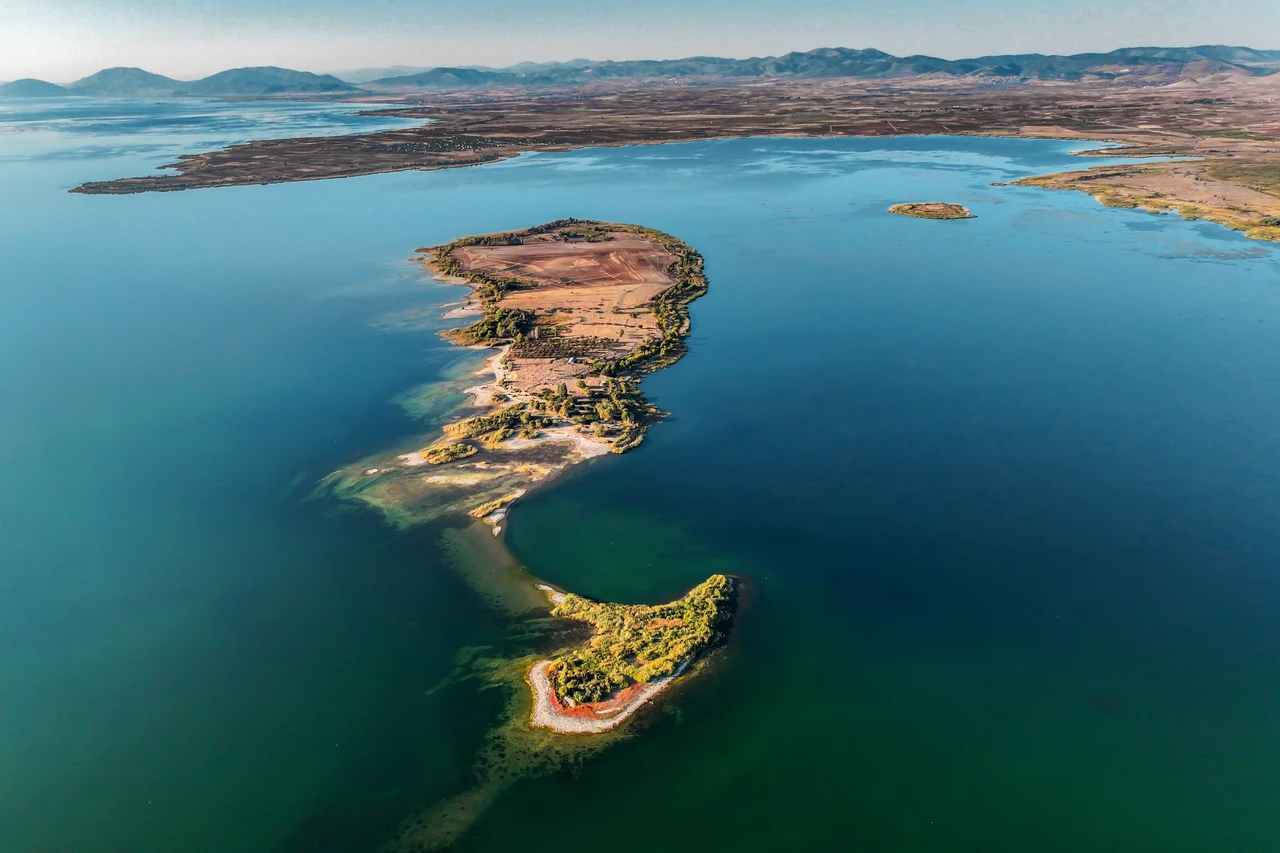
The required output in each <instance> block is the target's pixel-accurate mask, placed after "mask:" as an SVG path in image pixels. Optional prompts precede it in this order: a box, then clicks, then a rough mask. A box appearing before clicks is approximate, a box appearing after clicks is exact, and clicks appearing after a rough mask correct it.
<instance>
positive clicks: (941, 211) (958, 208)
mask: <svg viewBox="0 0 1280 853" xmlns="http://www.w3.org/2000/svg"><path fill="white" fill-rule="evenodd" d="M889 212H890V213H896V214H898V215H899V216H914V217H915V218H916V219H977V218H978V217H976V216H974V214H973V212H972V211H971V210H969V208H967V207H965V206H964V205H962V204H952V203H950V202H945V201H923V202H913V203H910V204H895V205H894V206H893V207H891V208H889Z"/></svg>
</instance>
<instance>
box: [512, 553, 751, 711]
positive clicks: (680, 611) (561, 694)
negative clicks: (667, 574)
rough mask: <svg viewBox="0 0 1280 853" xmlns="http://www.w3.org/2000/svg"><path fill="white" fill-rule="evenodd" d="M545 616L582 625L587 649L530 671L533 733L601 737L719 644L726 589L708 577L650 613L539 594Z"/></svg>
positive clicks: (728, 583) (728, 585)
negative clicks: (546, 601) (588, 633)
mask: <svg viewBox="0 0 1280 853" xmlns="http://www.w3.org/2000/svg"><path fill="white" fill-rule="evenodd" d="M540 588H541V589H542V590H543V591H544V592H546V593H547V595H548V598H550V600H551V602H552V603H553V604H554V605H555V607H554V608H553V609H552V611H551V614H552V615H553V616H558V617H561V618H565V619H575V620H578V621H581V622H585V623H588V624H589V625H591V626H592V627H593V628H594V629H595V630H594V633H593V635H592V637H591V639H590V640H589V641H588V642H587V643H586V645H584V646H581V647H574V648H570V649H567V650H565V651H563V652H561V653H560V654H558V655H556V656H555V657H554V658H552V659H550V660H543V661H538V662H537V663H535V664H533V666H531V667H530V668H529V672H528V674H527V675H526V680H527V681H528V682H529V686H530V687H531V688H532V689H533V715H532V720H531V722H532V725H533V726H535V727H541V728H547V729H551V730H552V731H556V732H559V733H561V734H598V733H600V732H604V731H608V730H609V729H612V728H614V727H616V726H618V725H619V724H620V723H622V722H623V721H624V720H626V719H627V718H628V717H630V716H631V715H633V714H634V713H635V712H636V711H638V710H639V709H640V707H641V706H642V705H644V703H645V702H648V701H649V700H650V699H652V698H653V697H654V696H657V695H658V694H659V693H661V692H662V691H663V690H665V689H666V688H667V687H668V686H669V685H670V684H671V683H672V682H673V681H674V680H675V679H676V678H678V677H679V676H680V675H681V674H683V673H684V671H685V670H686V669H687V668H688V667H689V665H690V664H691V663H693V662H694V660H695V659H697V657H698V656H699V655H701V654H702V653H704V652H706V651H707V650H708V649H711V648H713V647H714V646H715V645H716V644H718V643H720V642H721V641H723V640H724V638H725V630H726V628H727V626H728V623H729V621H730V619H731V618H732V615H733V607H732V604H733V592H734V587H733V581H732V580H731V579H730V578H728V577H726V576H725V575H713V576H711V577H710V578H708V579H707V580H706V581H704V582H703V583H702V584H700V585H699V586H697V587H696V588H694V589H693V590H691V591H690V592H689V593H688V594H687V595H685V596H684V597H683V598H681V599H679V600H677V601H673V602H671V603H670V604H663V605H658V606H656V607H651V606H649V605H644V604H607V603H603V602H599V601H592V600H591V599H588V598H583V597H582V596H578V595H570V594H565V593H562V592H557V591H555V590H553V589H552V588H550V587H547V586H545V585H542V586H541V587H540Z"/></svg>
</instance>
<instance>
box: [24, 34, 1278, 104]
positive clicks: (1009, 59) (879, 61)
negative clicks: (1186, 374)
mask: <svg viewBox="0 0 1280 853" xmlns="http://www.w3.org/2000/svg"><path fill="white" fill-rule="evenodd" d="M1277 72H1280V50H1254V49H1252V48H1247V47H1226V46H1222V45H1206V46H1201V47H1133V48H1124V49H1122V50H1114V51H1111V52H1110V53H1081V54H1076V55H1074V56H1044V55H1042V54H1038V53H1031V54H1016V55H1003V56H980V57H977V58H975V59H938V58H936V57H932V56H894V55H892V54H889V53H885V52H883V51H879V50H851V49H849V48H843V47H830V48H819V49H818V50H810V51H807V52H804V53H788V54H785V55H783V56H766V57H755V58H752V59H724V58H721V57H714V56H695V57H690V58H688V59H662V60H636V61H628V62H612V61H608V60H606V61H602V62H594V61H591V60H586V59H575V60H571V61H569V62H545V63H534V62H522V63H520V64H518V65H512V66H509V67H507V68H487V67H484V66H467V67H441V68H426V67H424V68H416V67H413V66H396V67H393V68H389V69H376V68H365V69H359V70H358V71H353V72H350V77H351V78H352V79H351V80H342V79H339V78H338V77H335V76H333V75H330V74H311V73H309V72H306V71H290V70H289V69H286V68H274V67H269V66H268V67H260V68H235V69H232V70H230V71H223V72H220V73H218V74H214V75H212V76H211V77H205V78H204V79H203V80H195V81H191V82H183V81H179V80H173V79H171V78H169V77H163V76H161V75H159V74H151V73H149V72H147V71H143V70H142V69H140V68H108V69H107V70H105V71H99V72H98V73H97V74H93V75H90V76H89V77H85V78H84V79H82V80H77V81H76V82H74V83H72V84H70V85H69V86H58V85H55V84H53V83H46V82H44V81H42V80H32V79H24V80H15V81H14V82H12V83H5V84H3V85H0V97H59V96H69V95H93V96H111V97H154V96H166V95H203V96H211V97H261V96H271V95H288V94H306V95H314V94H339V95H340V94H351V93H356V92H362V91H369V92H411V91H415V90H428V89H465V88H483V87H493V86H557V85H575V84H583V83H590V82H593V81H599V80H669V79H678V80H690V81H698V80H706V81H714V80H723V79H733V80H749V79H821V78H856V79H871V80H881V79H898V78H910V77H920V76H936V77H973V78H978V79H988V80H989V79H1018V80H1065V81H1074V80H1113V81H1117V82H1120V83H1127V82H1132V83H1171V82H1176V81H1177V80H1179V79H1184V78H1186V77H1197V76H1204V75H1210V74H1238V75H1247V76H1264V75H1270V74H1275V73H1277ZM356 83H359V84H360V85H359V86H357V85H355V84H356Z"/></svg>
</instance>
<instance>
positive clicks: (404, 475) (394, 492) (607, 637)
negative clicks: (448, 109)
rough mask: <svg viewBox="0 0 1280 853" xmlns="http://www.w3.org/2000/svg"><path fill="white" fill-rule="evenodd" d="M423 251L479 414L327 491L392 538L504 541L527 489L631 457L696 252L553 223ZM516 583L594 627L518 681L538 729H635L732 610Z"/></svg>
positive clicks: (707, 596)
mask: <svg viewBox="0 0 1280 853" xmlns="http://www.w3.org/2000/svg"><path fill="white" fill-rule="evenodd" d="M418 251H419V252H420V253H421V254H420V255H419V256H418V260H420V261H421V262H422V263H423V264H425V265H426V267H427V268H428V269H429V270H431V271H432V272H433V273H434V274H435V275H436V276H437V277H438V278H440V279H442V280H444V281H446V282H450V283H454V284H460V285H464V286H466V287H467V288H468V289H469V291H470V297H469V299H468V300H467V302H466V304H465V305H464V306H463V307H461V308H457V309H454V311H452V312H450V314H451V316H455V317H457V316H468V317H470V318H471V320H472V322H471V323H470V324H469V325H466V326H462V327H461V328H457V329H452V330H449V331H446V332H445V333H444V336H445V337H446V338H447V339H449V340H450V341H452V342H453V343H455V344H457V345H459V346H467V347H475V348H488V349H492V350H493V351H494V355H493V356H492V358H489V359H488V360H487V363H486V367H485V369H484V373H485V374H486V376H487V377H488V379H487V381H482V382H480V383H478V384H476V385H474V386H472V387H471V388H469V389H468V393H469V394H470V395H471V396H472V400H473V403H474V408H475V409H477V410H478V411H476V412H475V413H473V414H470V416H469V417H466V418H463V419H461V420H458V421H455V422H453V423H449V424H446V425H445V426H444V428H443V429H442V431H441V434H440V435H438V436H437V437H436V438H435V439H434V440H431V441H429V442H427V443H425V444H424V445H422V446H420V447H419V449H415V450H411V451H409V452H399V453H393V454H388V455H385V456H382V457H378V458H373V459H365V460H362V461H361V462H359V463H358V464H355V465H351V466H349V467H348V468H345V469H342V470H340V471H338V472H336V473H334V474H333V475H331V476H330V477H329V478H328V479H327V480H326V481H325V483H324V486H325V487H326V488H327V489H328V490H329V491H330V492H331V493H333V494H335V495H337V496H338V497H342V498H347V499H351V500H356V501H359V502H362V503H365V504H366V505H369V506H371V507H374V508H377V509H379V510H381V511H382V512H383V513H384V514H385V515H386V516H387V517H388V518H389V519H390V520H392V521H393V522H396V523H399V524H401V525H405V526H407V525H411V524H417V523H421V522H425V521H431V520H434V519H442V518H456V519H466V518H467V517H470V518H471V519H476V520H478V521H479V522H480V523H483V524H487V525H488V526H489V529H490V530H492V532H493V534H494V535H495V536H497V535H498V534H499V533H500V532H501V530H502V526H503V521H504V519H505V518H506V515H507V513H508V512H509V510H510V507H511V504H512V503H514V502H515V501H517V500H519V499H520V498H521V497H523V496H524V495H526V494H527V493H528V492H529V490H530V489H532V488H534V487H535V486H536V485H537V484H539V483H543V482H546V481H547V480H549V479H550V478H552V477H554V476H555V475H556V474H558V473H560V472H562V471H564V470H565V469H566V468H568V467H569V466H571V465H573V464H575V463H577V462H581V461H583V460H585V459H589V458H592V457H597V456H602V455H606V454H609V453H626V452H628V451H630V450H633V449H634V448H636V447H637V446H638V445H639V444H640V443H641V442H642V441H643V440H644V436H645V433H646V432H647V431H648V430H649V428H650V427H652V426H653V425H654V424H655V423H657V422H658V421H659V420H660V419H661V418H662V417H663V413H662V412H661V411H659V409H658V408H657V407H656V406H654V405H653V404H652V403H650V402H649V401H648V400H647V399H646V398H645V396H644V393H643V392H642V391H641V389H640V381H641V379H642V378H643V377H644V376H645V375H646V374H648V373H651V372H653V371H655V370H658V369H660V368H662V367H666V366H667V365H670V364H672V363H674V362H675V361H677V360H678V359H679V358H680V357H681V356H682V355H683V354H684V353H685V350H686V345H685V339H686V337H687V336H688V334H689V311H688V306H689V303H691V302H692V301H693V300H695V299H697V298H698V297H699V296H701V295H702V294H703V293H705V292H706V290H707V279H706V275H705V274H704V272H703V261H702V256H701V255H699V254H698V252H696V251H695V250H694V249H692V248H691V247H689V246H688V245H686V244H685V243H684V242H682V241H680V240H678V239H677V238H675V237H672V236H671V235H669V234H664V233H663V232H661V231H656V230H654V229H651V228H645V227H642V226H638V225H623V224H618V223H611V222H596V221H592V220H582V219H561V220H557V221H555V222H548V223H546V224H543V225H537V226H534V227H532V228H526V229H524V230H522V231H508V232H502V233H497V234H483V235H479V236H473V237H465V238H462V239H459V240H454V241H453V242H451V243H447V244H445V245H442V246H434V247H428V248H422V249H419V250H418ZM474 523H475V522H472V524H474ZM484 538H486V539H488V537H487V536H486V537H484ZM496 544H497V543H495V545H496ZM498 547H500V546H498ZM514 581H515V582H516V583H522V584H526V585H527V586H533V587H536V589H537V590H539V591H541V593H542V594H543V596H544V597H543V598H542V602H543V605H544V606H545V604H546V603H547V602H548V601H549V603H550V604H551V605H552V615H553V616H557V617H561V618H565V619H574V620H578V621H582V622H587V623H589V624H591V625H593V626H594V627H595V633H594V635H593V637H592V638H591V639H590V640H589V641H588V642H587V644H586V645H585V646H582V647H574V648H569V649H566V650H563V651H561V652H560V653H559V654H557V655H556V656H555V657H554V658H552V659H550V660H544V661H539V662H537V663H535V664H533V665H532V666H531V667H530V668H528V669H527V670H526V671H525V680H526V681H527V682H528V684H529V685H530V686H531V688H532V690H533V699H534V710H533V717H532V724H533V725H534V726H535V727H542V728H547V729H550V730H552V731H553V732H558V733H562V734H582V733H600V732H604V731H607V730H609V729H612V728H614V727H616V726H617V725H619V724H620V723H622V722H623V721H624V720H626V719H628V718H630V717H631V716H632V715H633V714H634V713H635V712H636V711H637V710H638V709H639V708H640V707H641V706H642V705H644V704H645V703H646V702H648V701H649V700H650V699H652V698H653V697H654V696H656V695H658V693H660V692H661V691H662V690H663V689H665V688H666V687H667V686H668V685H669V684H670V683H671V682H672V681H673V680H674V679H676V678H678V677H679V676H680V675H681V674H682V673H684V672H685V670H686V667H688V666H689V665H690V664H691V663H692V662H693V661H694V660H695V659H696V658H697V657H698V656H699V655H700V654H702V653H703V652H705V651H706V650H707V649H709V648H711V647H712V646H714V645H715V644H716V643H718V642H719V641H720V640H722V639H723V637H724V632H725V631H726V630H727V624H728V621H729V618H730V616H731V612H732V594H733V582H732V581H730V580H729V579H728V578H727V577H725V576H723V575H716V576H714V577H712V578H710V579H709V580H707V581H706V582H704V583H703V584H702V585H700V586H699V587H697V588H696V589H694V590H693V591H692V592H690V593H689V594H688V595H686V596H685V597H684V598H681V599H680V600H678V601H675V602H671V603H670V604H665V605H660V606H656V607H650V606H647V605H622V604H610V603H604V602H597V601H591V600H589V599H586V598H582V597H580V596H577V595H571V594H566V593H563V592H559V591H557V590H554V589H553V588H552V587H550V586H547V585H546V584H542V583H537V582H535V581H534V579H531V578H529V577H528V576H527V575H523V576H522V577H516V578H514ZM527 586H526V588H527ZM528 591H529V592H530V593H533V592H534V590H533V589H528Z"/></svg>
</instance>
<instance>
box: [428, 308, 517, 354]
mask: <svg viewBox="0 0 1280 853" xmlns="http://www.w3.org/2000/svg"><path fill="white" fill-rule="evenodd" d="M532 321H533V312H532V311H526V310H524V309H523V308H499V307H497V306H496V305H494V306H493V307H492V308H491V309H489V310H488V311H486V312H485V316H484V318H483V319H481V320H477V321H476V322H474V323H472V324H471V325H470V326H466V327H464V328H461V329H450V330H449V331H448V332H446V333H445V336H446V337H448V338H449V340H451V341H454V342H456V343H459V344H462V345H463V346H474V345H477V344H480V345H484V346H492V345H494V344H500V343H505V342H506V341H510V340H516V339H519V338H520V337H521V336H523V335H524V333H525V331H526V330H528V328H529V324H530V323H531V322H532Z"/></svg>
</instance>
